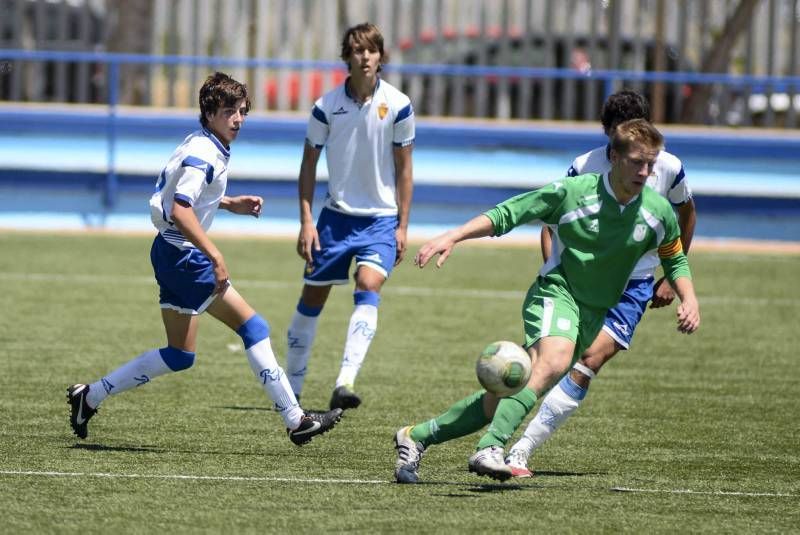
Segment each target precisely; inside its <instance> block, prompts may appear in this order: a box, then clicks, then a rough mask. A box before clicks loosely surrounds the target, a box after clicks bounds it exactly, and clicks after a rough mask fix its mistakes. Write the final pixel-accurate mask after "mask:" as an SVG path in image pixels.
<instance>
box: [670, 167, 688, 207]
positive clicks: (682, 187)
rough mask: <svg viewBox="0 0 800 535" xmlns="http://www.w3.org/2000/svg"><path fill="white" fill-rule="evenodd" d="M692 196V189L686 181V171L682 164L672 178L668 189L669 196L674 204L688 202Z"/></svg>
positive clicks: (678, 204)
mask: <svg viewBox="0 0 800 535" xmlns="http://www.w3.org/2000/svg"><path fill="white" fill-rule="evenodd" d="M691 197H692V190H691V188H689V183H688V182H687V181H686V172H685V171H684V169H683V165H681V167H680V170H679V171H678V173H677V174H676V175H675V178H674V179H673V180H672V185H671V186H670V188H669V191H667V198H668V199H669V202H670V203H672V204H673V205H674V206H680V205H682V204H686V202H687V201H688V200H689V199H690V198H691Z"/></svg>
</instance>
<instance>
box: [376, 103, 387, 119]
mask: <svg viewBox="0 0 800 535" xmlns="http://www.w3.org/2000/svg"><path fill="white" fill-rule="evenodd" d="M388 113H389V105H388V104H386V103H385V102H381V103H380V104H379V105H378V117H380V118H381V119H384V118H385V117H386V114H388Z"/></svg>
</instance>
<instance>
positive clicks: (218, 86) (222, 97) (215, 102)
mask: <svg viewBox="0 0 800 535" xmlns="http://www.w3.org/2000/svg"><path fill="white" fill-rule="evenodd" d="M241 99H244V100H245V106H246V107H247V109H246V110H245V113H247V112H248V111H250V98H249V97H248V96H247V86H246V85H244V84H243V83H241V82H237V81H236V80H234V79H233V78H231V77H230V76H228V75H227V74H225V73H224V72H215V73H214V74H212V75H211V76H209V77H208V78H206V81H205V82H204V83H203V86H202V87H201V88H200V96H199V100H200V124H201V125H203V126H204V127H205V126H208V118H207V117H206V116H207V115H209V114H211V115H214V114H215V113H216V112H217V110H218V109H220V108H228V107H232V106H235V105H236V103H237V102H238V101H239V100H241Z"/></svg>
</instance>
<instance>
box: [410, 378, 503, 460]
mask: <svg viewBox="0 0 800 535" xmlns="http://www.w3.org/2000/svg"><path fill="white" fill-rule="evenodd" d="M484 394H486V391H485V390H480V391H478V392H475V393H474V394H472V395H469V396H467V397H465V398H464V399H462V400H461V401H458V402H457V403H455V404H454V405H453V406H452V407H450V408H449V409H447V411H446V412H445V413H444V414H441V415H439V416H437V417H436V418H433V419H432V420H428V421H427V422H423V423H421V424H417V425H415V426H414V427H413V428H412V429H411V438H412V439H414V440H415V441H417V442H422V445H423V446H425V447H426V448H427V447H428V446H430V445H431V444H441V443H442V442H447V441H448V440H452V439H454V438H458V437H463V436H465V435H469V434H470V433H474V432H475V431H477V430H479V429H481V428H483V426H485V425H486V424H488V423H489V418H487V417H486V414H485V413H484V412H483V396H484Z"/></svg>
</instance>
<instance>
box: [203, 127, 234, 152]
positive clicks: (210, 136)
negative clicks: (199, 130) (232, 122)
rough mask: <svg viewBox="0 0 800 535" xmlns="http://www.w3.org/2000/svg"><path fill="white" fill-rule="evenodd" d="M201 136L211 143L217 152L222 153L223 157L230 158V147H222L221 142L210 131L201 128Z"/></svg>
mask: <svg viewBox="0 0 800 535" xmlns="http://www.w3.org/2000/svg"><path fill="white" fill-rule="evenodd" d="M203 135H204V136H206V137H207V138H208V139H210V140H211V142H212V143H213V144H214V145H215V146H216V147H217V149H219V151H220V152H221V153H222V155H223V156H225V157H226V158H230V157H231V149H230V147H226V146H225V145H223V144H222V142H221V141H220V140H219V139H217V136H215V135H214V133H213V132H211V130H209V129H208V128H206V127H203Z"/></svg>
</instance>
